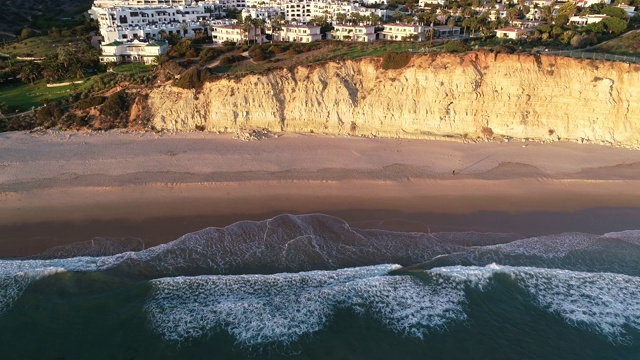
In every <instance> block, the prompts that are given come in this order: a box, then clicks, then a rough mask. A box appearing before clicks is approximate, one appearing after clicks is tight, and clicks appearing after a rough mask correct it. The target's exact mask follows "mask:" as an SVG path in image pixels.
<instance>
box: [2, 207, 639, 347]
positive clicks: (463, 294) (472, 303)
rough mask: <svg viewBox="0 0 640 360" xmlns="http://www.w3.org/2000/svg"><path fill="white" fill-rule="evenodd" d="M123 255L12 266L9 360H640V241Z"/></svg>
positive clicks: (248, 227)
mask: <svg viewBox="0 0 640 360" xmlns="http://www.w3.org/2000/svg"><path fill="white" fill-rule="evenodd" d="M122 248H123V250H126V249H127V247H126V244H124V243H123V245H122ZM67 250H68V251H67ZM94 250H95V248H92V251H94ZM108 252H109V253H110V254H112V255H108V256H98V257H96V256H94V257H88V256H87V257H83V256H78V255H81V254H82V249H81V247H79V246H77V245H76V246H73V247H68V248H59V249H56V251H55V252H48V253H47V255H46V256H41V258H40V259H38V258H31V259H11V260H1V261H0V354H1V355H2V356H1V358H2V359H88V358H91V359H205V358H207V359H208V358H211V359H214V358H215V359H245V358H246V359H256V358H258V359H260V358H270V359H327V358H337V359H389V358H394V359H489V358H490V359H638V358H640V277H638V275H639V274H640V261H638V260H637V259H640V231H626V232H618V233H609V234H604V235H602V234H600V235H593V234H581V233H569V234H558V235H550V236H545V237H540V238H530V239H521V238H520V237H518V236H517V235H513V234H479V233H435V234H425V233H400V232H388V231H378V230H359V229H355V228H352V227H350V226H349V225H348V224H346V223H345V222H343V221H342V220H340V219H337V218H333V217H329V216H325V215H318V214H316V215H298V216H291V215H283V216H279V217H276V218H273V219H270V220H267V221H263V222H241V223H237V224H234V225H231V226H229V227H226V228H209V229H204V230H201V231H199V232H196V233H192V234H187V235H185V236H183V237H181V238H180V239H177V240H176V241H174V242H172V243H169V244H165V245H161V246H158V247H154V248H150V249H147V250H142V251H137V252H131V251H129V252H122V253H119V252H118V251H117V249H116V250H115V251H114V249H113V248H110V249H109V250H108ZM86 253H89V250H88V249H87V251H86ZM113 253H116V254H115V255H113ZM51 254H55V256H52V255H51ZM92 254H93V255H95V253H93V252H92ZM105 254H106V253H105Z"/></svg>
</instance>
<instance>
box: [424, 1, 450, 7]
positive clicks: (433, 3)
mask: <svg viewBox="0 0 640 360" xmlns="http://www.w3.org/2000/svg"><path fill="white" fill-rule="evenodd" d="M447 2H448V1H447V0H418V6H419V7H421V8H424V7H428V6H429V5H441V6H445V5H447Z"/></svg>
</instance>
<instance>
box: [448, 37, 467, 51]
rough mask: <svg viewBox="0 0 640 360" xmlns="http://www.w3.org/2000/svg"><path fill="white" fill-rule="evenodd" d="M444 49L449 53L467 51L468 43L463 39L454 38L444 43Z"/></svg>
mask: <svg viewBox="0 0 640 360" xmlns="http://www.w3.org/2000/svg"><path fill="white" fill-rule="evenodd" d="M444 51H446V52H448V53H461V52H465V51H467V45H466V44H465V43H464V41H462V40H453V41H449V42H448V43H446V44H444Z"/></svg>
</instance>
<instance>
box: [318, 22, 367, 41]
mask: <svg viewBox="0 0 640 360" xmlns="http://www.w3.org/2000/svg"><path fill="white" fill-rule="evenodd" d="M327 38H328V39H333V40H351V41H358V42H371V41H375V40H376V33H375V27H374V26H373V25H334V27H333V31H331V33H330V36H329V35H327Z"/></svg>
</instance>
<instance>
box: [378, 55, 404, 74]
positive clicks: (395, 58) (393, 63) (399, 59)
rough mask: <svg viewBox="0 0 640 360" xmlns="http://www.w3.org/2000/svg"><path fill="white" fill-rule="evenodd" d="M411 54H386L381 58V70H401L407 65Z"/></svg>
mask: <svg viewBox="0 0 640 360" xmlns="http://www.w3.org/2000/svg"><path fill="white" fill-rule="evenodd" d="M410 60H411V54H410V53H408V52H388V53H386V54H384V56H383V57H382V64H381V66H382V68H383V69H385V70H390V69H402V68H403V67H405V66H407V64H409V61H410Z"/></svg>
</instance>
